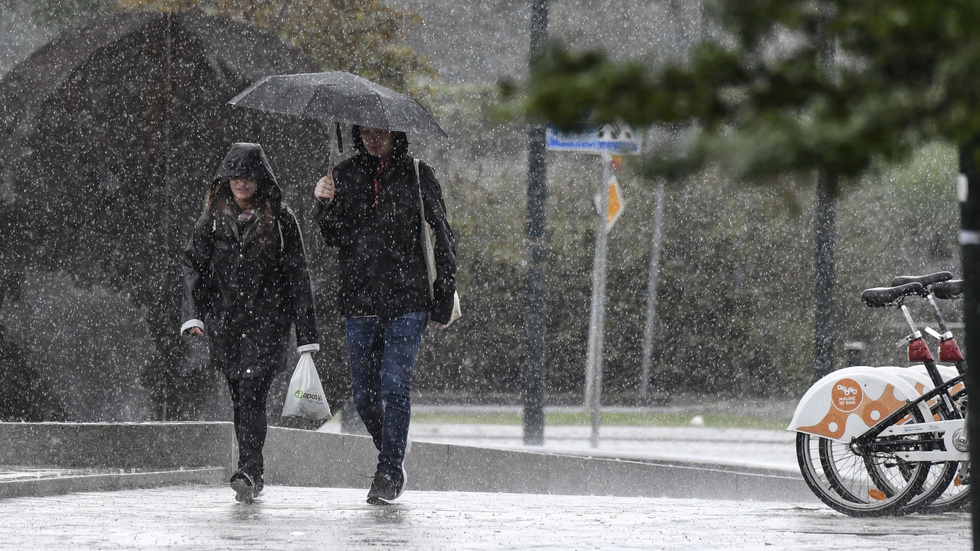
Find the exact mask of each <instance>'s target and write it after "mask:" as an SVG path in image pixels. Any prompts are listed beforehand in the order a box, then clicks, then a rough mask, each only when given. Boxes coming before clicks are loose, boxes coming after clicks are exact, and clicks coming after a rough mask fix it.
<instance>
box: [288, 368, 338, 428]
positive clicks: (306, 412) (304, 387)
mask: <svg viewBox="0 0 980 551" xmlns="http://www.w3.org/2000/svg"><path fill="white" fill-rule="evenodd" d="M282 416H283V417H303V418H305V419H310V420H311V421H321V420H324V419H330V406H329V405H328V404H327V400H326V398H325V397H324V396H323V386H322V385H321V384H320V375H318V374H317V372H316V366H315V365H313V356H312V355H311V354H310V353H309V352H307V353H305V354H303V355H302V356H300V358H299V363H297V364H296V369H295V370H293V376H292V378H291V379H289V390H287V391H286V403H284V404H283V406H282Z"/></svg>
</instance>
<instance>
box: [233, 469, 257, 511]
mask: <svg viewBox="0 0 980 551" xmlns="http://www.w3.org/2000/svg"><path fill="white" fill-rule="evenodd" d="M231 489H232V490H235V501H237V502H239V503H252V502H253V501H255V484H254V483H253V482H252V477H250V476H248V473H245V472H242V471H238V472H237V473H235V474H233V475H231Z"/></svg>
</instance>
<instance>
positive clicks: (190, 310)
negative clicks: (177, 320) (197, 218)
mask: <svg viewBox="0 0 980 551" xmlns="http://www.w3.org/2000/svg"><path fill="white" fill-rule="evenodd" d="M209 223H210V222H208V221H202V222H198V224H197V225H196V226H195V227H194V231H193V233H191V238H190V239H189V240H188V241H187V246H186V247H184V257H183V264H182V271H183V276H184V296H183V300H182V303H181V327H180V332H181V333H183V332H184V331H186V330H187V329H189V328H191V327H200V328H202V329H203V328H204V318H205V316H207V314H208V313H209V312H210V310H211V301H212V297H211V280H212V276H213V274H212V273H211V254H212V250H213V243H212V235H211V232H210V231H209V230H210V227H209V226H208V224H209Z"/></svg>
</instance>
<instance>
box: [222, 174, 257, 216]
mask: <svg viewBox="0 0 980 551" xmlns="http://www.w3.org/2000/svg"><path fill="white" fill-rule="evenodd" d="M229 185H230V186H231V194H232V195H233V196H234V197H235V203H236V204H237V205H238V206H239V208H243V209H244V208H248V207H249V206H251V204H252V198H253V197H255V190H256V189H257V188H258V183H256V181H255V180H252V179H250V178H232V179H231V180H230V181H229Z"/></svg>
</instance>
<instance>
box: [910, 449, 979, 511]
mask: <svg viewBox="0 0 980 551" xmlns="http://www.w3.org/2000/svg"><path fill="white" fill-rule="evenodd" d="M955 465H956V466H957V467H956V473H954V476H953V480H952V482H950V484H948V485H947V486H946V490H945V491H943V493H941V494H939V497H937V498H936V499H934V500H933V501H932V503H929V504H928V505H926V506H925V507H924V508H922V509H921V511H920V512H922V513H946V512H949V511H966V510H969V508H970V483H969V482H964V481H963V479H961V478H960V475H959V469H960V467H962V466H964V465H965V466H966V467H967V468H969V462H968V461H964V462H962V463H955Z"/></svg>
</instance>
